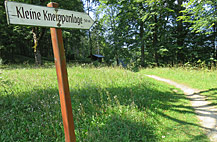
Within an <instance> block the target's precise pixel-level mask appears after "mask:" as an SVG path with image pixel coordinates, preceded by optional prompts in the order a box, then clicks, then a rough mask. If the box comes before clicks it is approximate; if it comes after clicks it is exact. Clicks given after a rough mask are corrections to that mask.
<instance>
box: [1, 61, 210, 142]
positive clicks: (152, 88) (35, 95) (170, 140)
mask: <svg viewBox="0 0 217 142" xmlns="http://www.w3.org/2000/svg"><path fill="white" fill-rule="evenodd" d="M0 72H1V73H0V141H1V142H13V141H20V142H25V141H50V142H55V141H56V142H61V141H62V142H64V141H65V138H64V130H63V124H62V116H61V110H60V102H59V94H58V85H57V77H56V70H55V67H54V66H50V67H42V68H33V67H18V68H16V67H12V68H11V67H6V66H5V67H4V68H2V69H1V71H0ZM143 73H147V71H141V72H139V73H134V72H131V71H127V70H124V69H120V68H109V67H102V68H93V67H81V66H72V65H69V67H68V78H69V87H70V95H71V100H72V110H73V115H74V123H75V133H76V139H77V141H79V142H118V141H119V142H189V141H191V142H208V141H209V140H208V138H207V137H206V135H204V131H203V130H202V127H201V126H200V125H199V120H198V119H197V118H196V114H195V113H194V110H193V109H192V107H191V106H190V103H189V100H188V99H186V97H185V96H184V95H183V93H182V92H181V91H180V90H178V89H175V88H174V87H171V86H169V85H167V84H164V83H161V82H157V81H155V80H153V79H150V78H147V77H145V76H144V75H143Z"/></svg>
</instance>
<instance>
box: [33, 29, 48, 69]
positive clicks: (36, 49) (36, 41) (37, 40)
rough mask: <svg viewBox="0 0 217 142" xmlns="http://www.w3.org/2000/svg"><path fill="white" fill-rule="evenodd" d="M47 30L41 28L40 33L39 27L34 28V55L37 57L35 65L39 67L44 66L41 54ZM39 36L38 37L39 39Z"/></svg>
mask: <svg viewBox="0 0 217 142" xmlns="http://www.w3.org/2000/svg"><path fill="white" fill-rule="evenodd" d="M45 31H46V29H45V28H41V32H40V33H39V28H38V27H33V28H32V34H33V41H34V47H33V48H34V55H35V64H36V65H37V66H40V65H42V60H41V53H40V48H39V47H40V46H39V45H40V41H41V39H42V37H43V35H44V33H45ZM37 36H38V37H37Z"/></svg>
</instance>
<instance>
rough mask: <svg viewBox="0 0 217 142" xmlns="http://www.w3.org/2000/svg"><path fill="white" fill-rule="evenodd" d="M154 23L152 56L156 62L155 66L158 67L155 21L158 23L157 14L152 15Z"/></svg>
mask: <svg viewBox="0 0 217 142" xmlns="http://www.w3.org/2000/svg"><path fill="white" fill-rule="evenodd" d="M154 23H155V27H154V35H153V36H154V37H153V47H154V57H155V62H156V63H157V66H158V67H159V66H160V64H159V59H158V53H157V49H158V48H157V42H158V41H157V29H158V27H157V23H158V20H157V15H155V16H154Z"/></svg>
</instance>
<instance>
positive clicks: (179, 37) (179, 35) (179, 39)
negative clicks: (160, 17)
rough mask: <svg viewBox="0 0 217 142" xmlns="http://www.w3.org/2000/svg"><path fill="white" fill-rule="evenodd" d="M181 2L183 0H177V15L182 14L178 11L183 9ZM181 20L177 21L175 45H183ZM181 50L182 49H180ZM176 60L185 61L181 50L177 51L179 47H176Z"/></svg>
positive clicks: (183, 37)
mask: <svg viewBox="0 0 217 142" xmlns="http://www.w3.org/2000/svg"><path fill="white" fill-rule="evenodd" d="M182 3H183V0H178V8H177V10H178V11H177V12H178V13H177V16H182V13H181V12H180V11H181V10H183V7H182ZM182 22H183V21H182V20H180V21H177V45H178V46H179V47H183V46H184V39H185V34H184V28H183V23H182ZM181 50H183V49H181ZM177 60H180V61H182V62H183V63H184V62H185V57H184V55H183V54H182V53H181V51H179V49H178V53H177Z"/></svg>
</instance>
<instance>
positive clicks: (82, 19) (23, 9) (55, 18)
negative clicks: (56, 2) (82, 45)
mask: <svg viewBox="0 0 217 142" xmlns="http://www.w3.org/2000/svg"><path fill="white" fill-rule="evenodd" d="M5 9H6V12H7V20H8V24H19V25H31V26H42V27H55V28H75V29H89V28H90V27H91V26H92V25H93V23H94V21H93V19H91V17H90V16H89V15H87V14H86V13H82V12H75V11H69V10H63V9H58V8H51V7H45V6H36V5H30V4H24V3H18V2H12V1H5Z"/></svg>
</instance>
